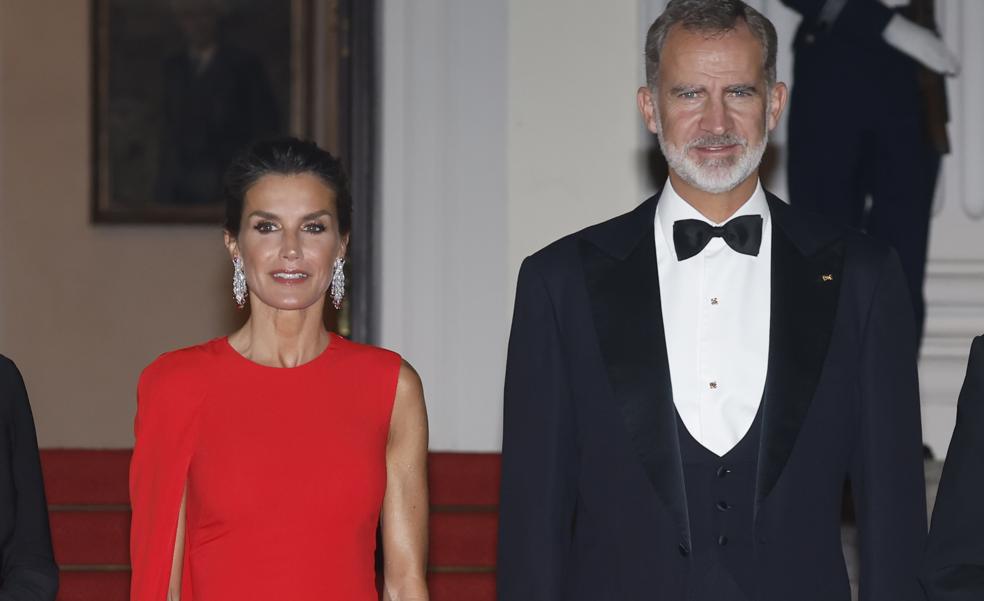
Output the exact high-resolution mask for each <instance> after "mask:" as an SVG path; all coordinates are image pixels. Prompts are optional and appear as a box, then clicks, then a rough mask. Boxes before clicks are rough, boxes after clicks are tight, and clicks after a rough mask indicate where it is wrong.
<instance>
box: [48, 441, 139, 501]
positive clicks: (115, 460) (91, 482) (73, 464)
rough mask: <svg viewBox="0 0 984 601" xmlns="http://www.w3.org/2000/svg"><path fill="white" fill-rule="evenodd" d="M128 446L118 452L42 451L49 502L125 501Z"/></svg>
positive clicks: (128, 461)
mask: <svg viewBox="0 0 984 601" xmlns="http://www.w3.org/2000/svg"><path fill="white" fill-rule="evenodd" d="M131 454H132V452H131V451H130V450H129V449H125V450H118V451H96V450H68V449H46V450H43V451H41V469H42V471H43V473H44V484H45V493H46V494H47V497H48V503H51V504H54V505H59V504H78V505H81V504H110V505H111V504H119V503H128V502H129V500H130V494H129V491H128V490H127V483H128V479H129V469H130V455H131Z"/></svg>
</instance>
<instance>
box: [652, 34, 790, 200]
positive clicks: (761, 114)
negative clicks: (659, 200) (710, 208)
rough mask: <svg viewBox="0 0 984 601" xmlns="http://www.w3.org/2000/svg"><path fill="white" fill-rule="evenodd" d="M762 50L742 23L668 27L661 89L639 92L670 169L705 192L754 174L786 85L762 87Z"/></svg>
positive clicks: (730, 186)
mask: <svg viewBox="0 0 984 601" xmlns="http://www.w3.org/2000/svg"><path fill="white" fill-rule="evenodd" d="M764 51H765V50H764V48H763V47H762V44H761V43H760V42H759V40H758V39H757V38H756V37H755V36H754V34H752V32H751V31H750V30H749V29H748V26H747V25H746V24H745V23H744V22H743V21H741V22H739V24H738V26H737V27H736V28H735V29H733V30H731V31H728V32H726V33H723V34H719V35H715V36H710V37H709V36H707V34H704V33H702V32H691V31H687V30H686V29H684V28H683V27H681V26H676V27H674V28H673V29H671V30H670V32H669V34H668V35H667V37H666V42H665V44H664V46H663V50H662V53H661V57H660V70H659V81H658V88H659V89H658V90H653V91H650V90H649V89H648V88H642V89H640V90H639V108H640V110H641V111H642V113H643V116H644V118H645V119H646V125H647V126H648V127H649V129H650V131H652V132H653V133H655V134H656V135H657V137H658V138H659V143H660V148H661V149H662V151H663V155H664V156H665V157H666V160H667V163H668V164H669V167H670V169H671V170H672V171H673V172H674V173H675V174H676V175H677V176H678V177H679V178H680V179H682V180H683V181H684V182H686V183H688V184H690V185H692V186H694V187H695V188H697V189H699V190H702V191H704V192H708V193H712V194H719V193H723V192H728V191H730V190H733V189H734V188H736V187H737V186H738V185H739V184H741V183H742V182H744V181H746V180H747V179H748V178H749V177H751V176H752V175H755V174H756V173H757V170H758V165H759V162H760V161H761V159H762V154H763V153H764V152H765V147H766V145H767V143H768V132H769V131H771V130H772V129H774V128H775V126H776V124H777V123H778V122H779V116H780V114H781V113H782V109H783V106H784V105H785V101H786V88H785V86H784V85H783V84H781V83H780V84H777V85H775V86H773V87H772V89H766V88H767V83H766V78H765V69H764V60H763V59H764V56H763V52H764Z"/></svg>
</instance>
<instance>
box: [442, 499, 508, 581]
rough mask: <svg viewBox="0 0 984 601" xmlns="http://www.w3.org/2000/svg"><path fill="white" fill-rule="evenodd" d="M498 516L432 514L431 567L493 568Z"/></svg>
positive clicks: (493, 514) (472, 513)
mask: <svg viewBox="0 0 984 601" xmlns="http://www.w3.org/2000/svg"><path fill="white" fill-rule="evenodd" d="M498 527H499V516H498V514H497V513H495V512H490V511H481V512H468V513H441V512H439V513H431V516H430V557H429V562H430V565H431V566H435V567H437V568H441V567H447V566H451V567H468V568H475V567H485V568H491V567H493V566H495V551H496V539H497V534H498Z"/></svg>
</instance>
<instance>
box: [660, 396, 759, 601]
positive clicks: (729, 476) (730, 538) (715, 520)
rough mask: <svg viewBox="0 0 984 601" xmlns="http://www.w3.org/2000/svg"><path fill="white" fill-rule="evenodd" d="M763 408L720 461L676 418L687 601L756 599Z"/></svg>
mask: <svg viewBox="0 0 984 601" xmlns="http://www.w3.org/2000/svg"><path fill="white" fill-rule="evenodd" d="M761 425H762V411H761V408H760V410H759V412H758V414H757V415H756V416H755V420H754V421H753V422H752V425H751V427H750V428H749V430H748V432H747V433H746V434H745V436H744V438H742V439H741V441H740V442H739V443H738V444H737V445H735V447H734V448H732V449H731V450H730V451H728V453H727V454H725V456H724V457H718V456H717V455H715V454H714V453H713V452H711V451H709V450H708V449H707V448H706V447H704V446H703V445H701V444H700V443H699V442H697V440H695V439H694V437H693V436H691V434H690V432H689V431H688V430H687V427H686V426H685V425H684V424H683V421H682V420H681V419H680V416H679V415H677V428H678V429H679V432H680V452H681V455H682V458H683V472H684V479H685V482H686V489H687V509H688V511H689V516H690V532H691V536H692V541H693V549H692V556H691V559H692V561H693V570H692V571H691V578H690V586H689V594H688V595H687V598H688V601H751V600H753V599H755V597H756V593H755V560H754V550H755V549H754V544H753V536H754V531H753V521H754V502H755V474H756V469H757V466H758V450H759V437H760V433H761Z"/></svg>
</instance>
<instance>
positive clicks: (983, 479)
mask: <svg viewBox="0 0 984 601" xmlns="http://www.w3.org/2000/svg"><path fill="white" fill-rule="evenodd" d="M981 499H984V336H978V337H977V338H975V339H974V343H973V345H972V346H971V348H970V361H969V362H968V364H967V377H966V378H965V379H964V384H963V388H962V389H961V390H960V400H959V403H958V405H957V424H956V427H955V428H954V430H953V438H952V439H951V441H950V448H949V450H948V451H947V454H946V462H945V463H944V465H943V476H942V478H941V479H940V486H939V489H938V490H937V494H936V506H935V507H934V508H933V524H932V527H931V528H930V532H929V545H928V547H927V551H926V558H925V561H924V563H923V569H922V575H921V578H922V582H923V587H924V588H925V589H926V595H927V596H928V597H929V601H980V599H984V510H982V508H981Z"/></svg>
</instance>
